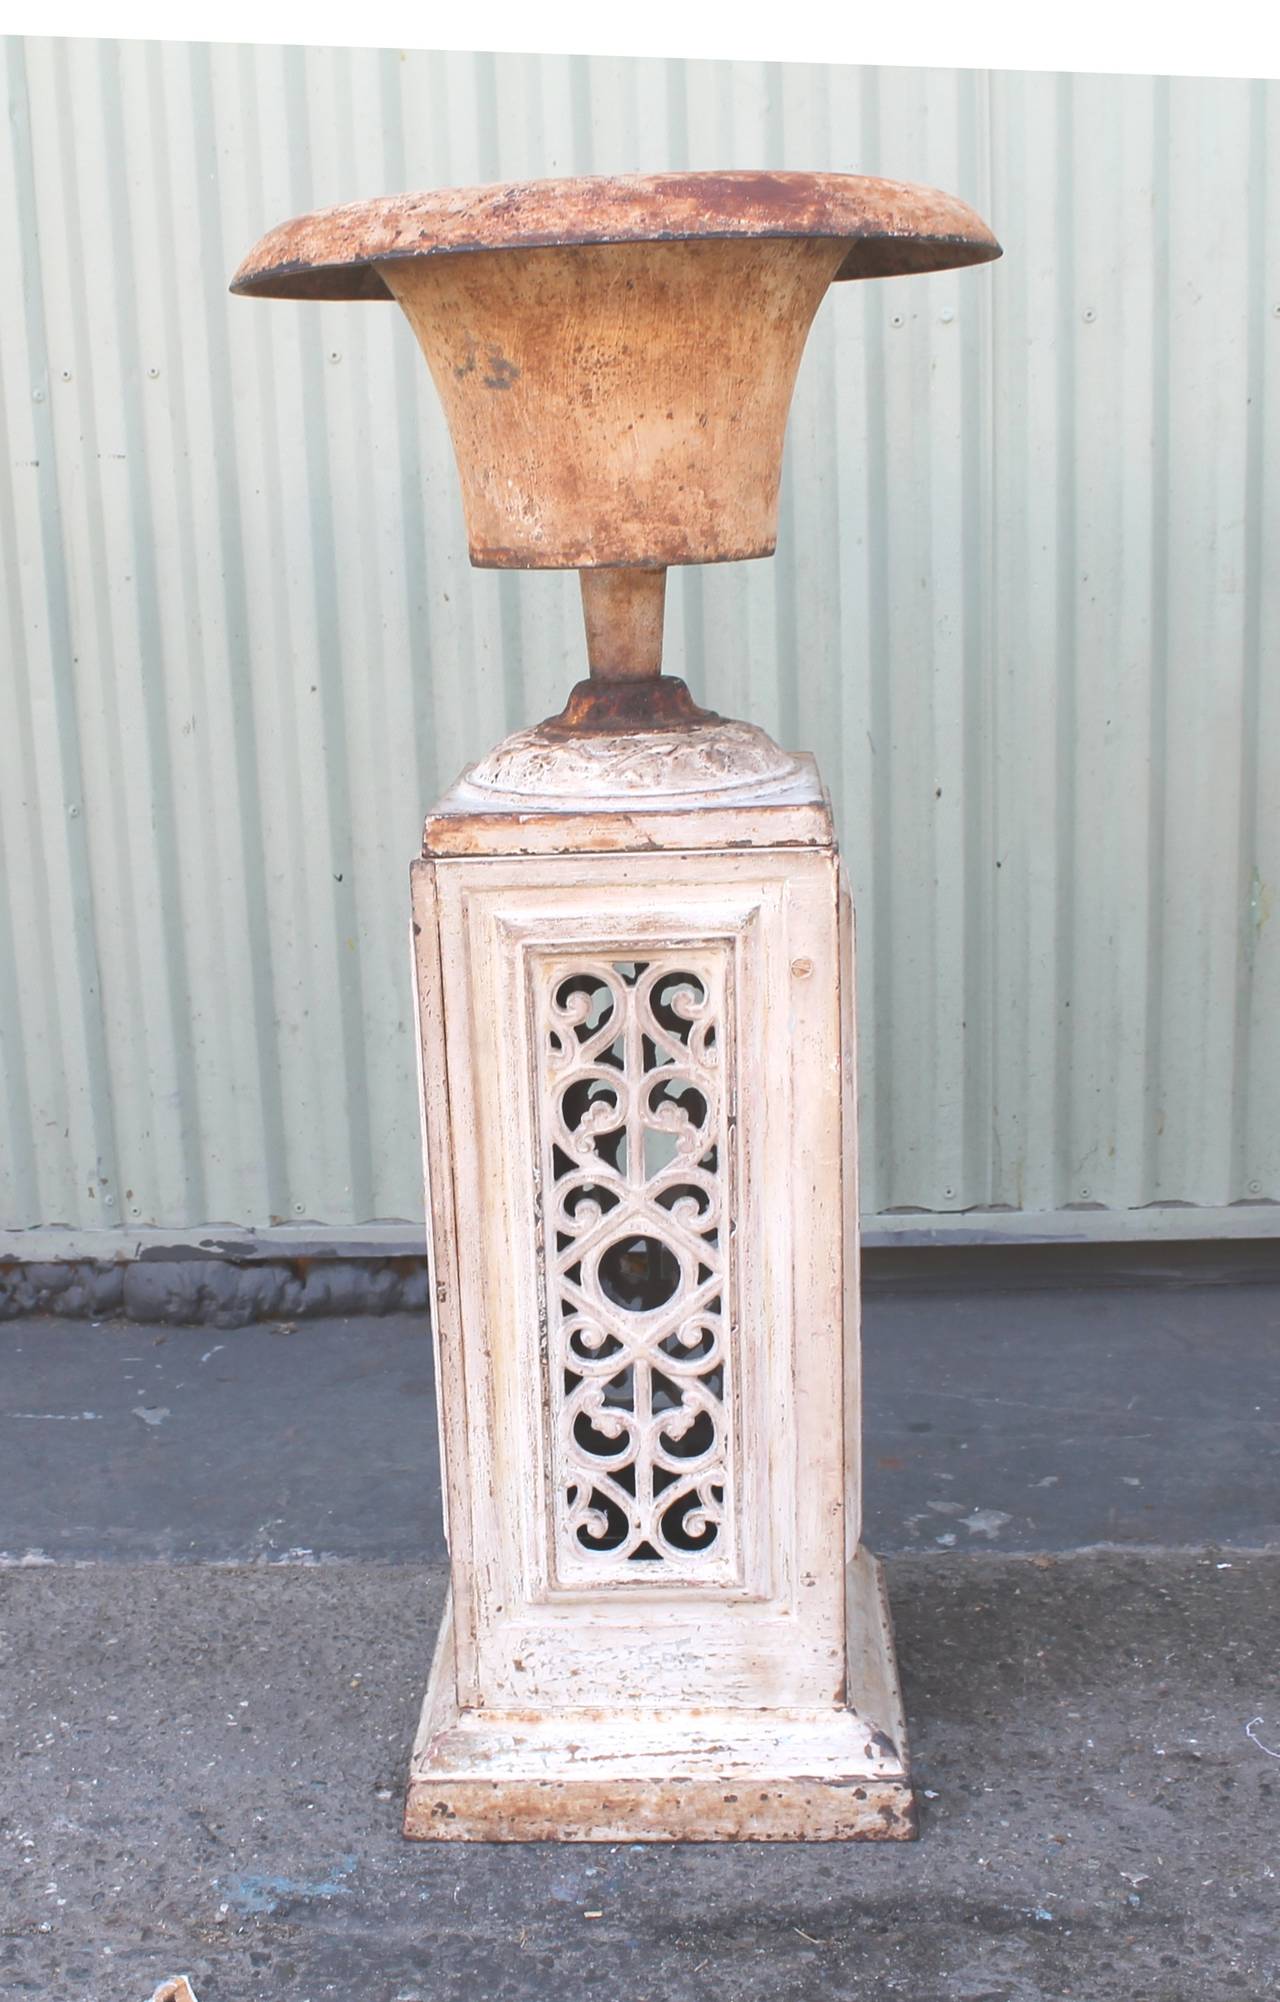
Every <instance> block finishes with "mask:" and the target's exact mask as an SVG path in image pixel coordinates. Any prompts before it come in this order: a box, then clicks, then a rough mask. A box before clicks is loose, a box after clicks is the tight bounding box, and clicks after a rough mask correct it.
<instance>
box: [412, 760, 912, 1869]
mask: <svg viewBox="0 0 1280 2002" xmlns="http://www.w3.org/2000/svg"><path fill="white" fill-rule="evenodd" d="M413 913H414V942H415V958H416V970H417V981H418V999H419V1010H420V1022H421V1049H422V1078H423V1111H424V1132H425V1152H426V1160H427V1180H428V1192H429V1206H430V1231H431V1240H432V1277H433V1285H434V1298H435V1313H434V1322H435V1336H436V1361H437V1381H438V1385H439V1394H440V1408H441V1433H442V1454H443V1464H444V1469H445V1490H446V1527H447V1532H448V1536H449V1544H450V1552H451V1561H452V1581H453V1582H452V1593H451V1605H450V1609H449V1611H448V1612H447V1614H446V1617H445V1620H444V1623H443V1627H442V1630H441V1634H440V1639H439V1643H438V1646H437V1650H436V1658H435V1663H434V1667H433V1669H432V1673H431V1682H430V1687H429V1690H428V1693H427V1700H426V1704H425V1707H424V1710H423V1715H422V1725H421V1729H420V1732H419V1736H418V1740H417V1744H416V1746H415V1748H414V1752H413V1759H412V1768H411V1774H410V1784H409V1794H408V1805H407V1810H406V1816H405V1829H406V1833H408V1834H409V1835H413V1836H423V1837H438V1838H448V1839H459V1838H474V1839H483V1840H542V1839H549V1838H557V1839H565V1840H579V1841H626V1840H655V1841H659V1840H714V1839H755V1840H785V1839H792V1840H828V1839H840V1838H848V1837H871V1836H874V1837H905V1836H910V1835H912V1834H914V1833H915V1818H914V1804H913V1801H912V1796H911V1790H910V1785H909V1781H908V1774H907V1751H906V1738H905V1731H904V1725H903V1717H902V1708H901V1702H900V1699H899V1695H898V1689H897V1679H896V1674H895V1668H894V1661H893V1649H892V1641H891V1637H890V1631H889V1623H888V1616H887V1612H886V1609H885V1605H884V1599H883V1594H882V1591H881V1586H880V1579H879V1572H878V1567H877V1565H876V1564H875V1561H874V1560H873V1559H872V1558H871V1557H870V1556H869V1555H868V1554H867V1553H866V1552H865V1551H864V1550H862V1549H861V1547H860V1545H859V1484H860V1483H859V1459H858V1448H859V1431H860V1422H861V1410H860V1395H859V1376H858V1279H857V1187H856V1133H855V1094H854V1029H853V935H852V918H851V912H850V906H849V899H848V894H847V890H846V889H845V887H844V884H843V879H842V872H841V869H840V863H839V858H838V855H837V851H836V848H835V842H834V836H833V832H832V825H831V817H830V810H829V805H828V802H827V799H826V796H825V793H824V791H823V789H822V786H821V783H820V781H819V778H818V774H817V770H816V768H815V766H814V764H813V761H812V760H811V759H807V758H798V759H791V758H786V757H784V756H783V754H781V753H779V752H778V751H777V750H776V748H775V747H773V746H772V745H771V744H769V740H768V739H767V738H765V737H764V736H763V735H762V733H760V732H757V731H754V730H752V729H750V727H749V726H747V725H743V724H727V725H726V724H716V723H708V724H706V725H704V726H702V727H701V728H699V729H695V730H686V731H684V732H682V733H680V734H679V735H678V736H676V737H673V736H671V735H666V736H664V735H663V734H662V733H652V734H649V735H631V736H628V737H620V736H619V737H607V738H595V739H576V740H573V741H572V742H571V743H568V744H560V745H556V744H554V743H551V742H550V741H549V739H548V738H547V736H546V734H545V733H544V732H541V731H539V732H526V733H523V735H522V736H520V737H518V738H515V739H511V740H509V741H508V743H507V745H505V746H502V747H500V748H499V751H498V752H496V753H495V754H494V755H493V757H492V758H490V759H487V760H485V761H484V762H483V764H482V765H481V766H478V767H475V768H473V770H472V772H471V773H469V774H468V775H467V776H466V777H465V778H464V779H463V780H462V781H461V782H460V783H459V785H458V786H456V787H455V788H454V790H453V792H452V793H451V794H449V795H448V796H447V798H446V799H445V800H444V801H443V802H442V804H441V806H440V807H439V808H438V809H437V811H436V812H435V813H434V814H433V815H432V816H431V817H430V819H429V820H428V822H427V829H426V839H425V843H424V854H423V858H422V860H421V861H419V862H417V863H415V864H414V866H413Z"/></svg>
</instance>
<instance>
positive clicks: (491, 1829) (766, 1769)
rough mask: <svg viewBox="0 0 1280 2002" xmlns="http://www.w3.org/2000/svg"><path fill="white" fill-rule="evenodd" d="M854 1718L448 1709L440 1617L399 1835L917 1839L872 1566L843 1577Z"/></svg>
mask: <svg viewBox="0 0 1280 2002" xmlns="http://www.w3.org/2000/svg"><path fill="white" fill-rule="evenodd" d="M848 1580H849V1585H848V1606H849V1663H850V1668H851V1671H852V1670H853V1668H854V1667H855V1665H856V1668H857V1672H858V1685H859V1686H858V1689H857V1691H855V1692H854V1693H855V1694H857V1695H858V1696H859V1697H861V1699H862V1700H863V1701H864V1702H865V1703H866V1706H867V1707H866V1708H865V1709H862V1710H858V1709H853V1708H842V1709H831V1710H794V1709H784V1710H747V1709H741V1708H730V1707H728V1706H726V1707H724V1708H719V1709H716V1708H708V1709H703V1710H697V1711H651V1712H648V1713H641V1714H637V1713H634V1712H630V1711H628V1712H626V1713H621V1712H616V1711H614V1712H606V1711H582V1710H563V1711H558V1712H557V1711H544V1712H541V1713H538V1714H534V1713H528V1712H526V1713H523V1714H518V1713H511V1712H503V1713H501V1714H498V1713H494V1712H490V1711H488V1710H461V1709H459V1707H458V1705H457V1702H456V1700H455V1697H454V1692H453V1632H452V1618H451V1613H450V1610H449V1608H448V1607H446V1610H445V1616H444V1621H443V1623H442V1626H441V1630H440V1638H439V1641H438V1642H437V1645H436V1655H435V1661H434V1663H433V1666H432V1671H431V1681H430V1684H429V1686H428V1689H427V1698H426V1702H425V1704H424V1705H423V1711H422V1722H421V1724H420V1726H419V1730H418V1737H417V1742H416V1744H415V1745H414V1749H413V1758H412V1761H411V1765H410V1773H409V1792H408V1800H407V1803H406V1807H405V1818H404V1832H405V1834H406V1835H409V1836H413V1837H415V1838H418V1839H420V1840H427V1841H446V1842H847V1841H868V1840H870V1841H903V1840H909V1839H910V1838H911V1837H912V1836H914V1835H915V1833H916V1814H915V1801H914V1799H913V1797H912V1792H911V1784H910V1779H909V1774H908V1765H907V1751H906V1731H905V1727H904V1723H903V1718H902V1708H901V1701H900V1698H899V1695H898V1687H897V1676H896V1672H895V1668H894V1659H893V1641H892V1636H891V1633H890V1629H889V1619H888V1611H887V1608H886V1605H885V1600H884V1593H883V1587H882V1583H881V1577H880V1566H879V1565H878V1564H877V1562H876V1561H875V1559H874V1558H872V1557H870V1556H869V1555H868V1554H867V1553H866V1552H865V1551H860V1552H859V1553H858V1558H857V1559H856V1560H855V1562H854V1563H853V1564H852V1565H851V1566H850V1567H849V1573H848Z"/></svg>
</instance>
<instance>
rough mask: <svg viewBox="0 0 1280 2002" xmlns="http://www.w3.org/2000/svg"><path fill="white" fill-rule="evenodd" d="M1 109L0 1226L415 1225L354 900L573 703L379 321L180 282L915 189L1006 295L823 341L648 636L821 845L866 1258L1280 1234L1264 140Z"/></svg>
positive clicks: (54, 46) (1149, 84)
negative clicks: (355, 215)
mask: <svg viewBox="0 0 1280 2002" xmlns="http://www.w3.org/2000/svg"><path fill="white" fill-rule="evenodd" d="M4 74H5V87H6V93H7V107H8V120H7V128H6V134H5V136H4V139H3V141H0V260H2V263H3V268H4V270H5V271H6V273H7V274H9V275H10V277H9V282H8V283H7V284H6V285H5V286H4V287H3V288H0V370H2V391H3V394H2V398H0V427H2V430H3V448H4V450H3V465H4V476H3V478H2V479H0V603H2V610H0V635H2V638H0V645H2V646H3V682H2V687H3V698H2V701H3V708H2V714H0V843H2V844H3V852H2V863H0V867H2V880H0V1094H2V1096H0V1106H2V1110H3V1121H4V1131H3V1136H2V1137H0V1225H7V1226H28V1225H37V1224H63V1225H68V1226H75V1227H78V1228H81V1229H83V1228H86V1227H92V1226H95V1225H120V1226H124V1227H127V1226H129V1225H135V1224H136V1225H143V1224H154V1225H159V1226H167V1227H171V1228H173V1229H175V1230H176V1229H180V1228H183V1227H187V1226H192V1225H197V1224H202V1223H206V1222H211V1221H221V1222H243V1223H251V1224H257V1225H264V1224H268V1223H270V1222H271V1221H272V1220H280V1221H285V1222H290V1223H293V1222H296V1221H298V1220H299V1219H303V1218H306V1219H314V1220H316V1221H318V1222H319V1223H321V1224H325V1225H343V1226H350V1225H352V1224H359V1223H362V1222H365V1221H367V1220H372V1219H388V1218H409V1219H412V1218H416V1217H419V1216H420V1215H421V1210H422V1203H421V1195H420V1190H419V1172H420V1171H419V1160H418V1137H417V1104H416V1093H415V1086H414V1080H413V1039H412V1024H411V1003H410V995H409V986H408V971H407V957H408V956H407V951H406V942H405V933H406V925H407V877H406V865H407V862H408V859H409V857H410V856H411V855H412V854H413V853H414V851H415V849H416V847H417V845H418V839H419V829H420V821H421V816H422V813H423V811H424V809H425V808H426V806H427V805H428V804H429V802H430V800H431V799H432V797H433V795H434V794H435V793H436V792H437V791H438V790H439V789H441V788H442V787H443V786H444V785H445V784H447V783H448V782H449V780H451V779H452V777H453V776H454V775H455V773H456V772H457V770H458V769H459V768H460V766H461V765H462V764H463V763H464V762H465V761H466V760H467V759H469V758H471V757H473V756H475V755H476V754H478V753H479V752H480V751H482V750H484V749H486V748H487V747H488V746H489V745H490V744H491V743H492V742H494V741H495V740H496V739H497V738H498V737H499V736H501V735H502V734H503V733H504V732H505V731H506V730H508V729H510V728H512V727H514V726H516V725H518V724H520V723H523V722H526V721H529V720H531V719H533V718H536V717H538V716H540V715H542V714H545V713H547V712H548V711H549V710H551V709H554V708H556V707H558V706H559V704H560V701H561V699H562V696H563V693H564V691H565V689H566V688H567V687H568V686H569V684H570V683H571V682H572V681H573V680H574V679H575V678H576V677H577V675H578V674H579V673H580V672H581V664H582V646H581V640H580V618H579V613H578V607H577V598H576V581H575V579H574V578H573V577H572V576H568V577H565V576H558V575H548V574H543V575H529V576H500V575H494V574H491V573H480V572H473V571H471V570H470V569H469V567H468V564H467V560H466V550H465V543H464V539H463V534H462V524H461V518H460V510H459V507H458V502H457V495H456V485H455V475H454V470H453V465H452V460H451V457H450V453H449V447H448V441H447V438H446V436H445V432H444V429H443V424H442V421H441V418H440V414H439V411H438V408H437V405H436V401H435V396H434V391H433V389H432V387H431V383H430V380H429V377H428V375H427V371H426V368H425V366H424V365H423V364H422V362H421V360H420V358H419V356H418V354H417V351H416V349H415V348H414V346H413V343H412V339H411V336H410V334H409V331H408V328H407V326H406V325H405V324H404V323H403V321H402V319H401V316H400V315H399V314H398V313H397V312H396V311H395V309H394V308H392V307H390V306H388V307H386V308H385V309H384V308H382V307H379V306H338V305H331V306H293V305H288V304H264V303H259V302H251V301H241V300H233V299H231V298H229V296H228V295H227V291H226V284H227V279H228V277H229V275H230V273H231V271H232V270H233V268H234V266H235V265H236V263H237V262H238V261H239V259H240V257H241V255H242V254H243V252H244V251H245V250H246V249H248V247H249V246H250V245H251V244H252V243H253V241H254V240H255V239H256V238H257V236H258V235H259V234H260V233H261V232H262V230H263V229H264V228H266V227H267V226H268V225H269V224H271V223H274V222H276V221H279V220H281V219H282V218H284V217H285V216H288V215H292V214H296V213H298V212H300V211H303V210H306V209H309V208H312V207H315V206H317V205H320V204H324V203H329V202H335V201H341V200H346V199H350V198H352V197H355V196H360V195H368V194H373V193H377V192H380V191H389V190H394V189H399V188H405V187H413V186H431V185H436V184H444V183H450V182H453V183H467V182H476V181H491V180H501V179H519V178H525V177H528V176H534V175H539V174H560V173H572V172H616V171H624V170H628V169H639V168H647V169H657V168H664V167H680V166H689V167H701V168H710V167H723V166H744V167H746V166H763V167H769V166H789V167H830V168H836V169H842V170H853V171H863V172H870V173H878V174H887V175H890V176H896V177H900V178H904V179H910V180H920V181H925V182H931V183H934V184H935V185H938V186H941V187H945V188H948V189H951V190H954V191H955V192H957V193H959V194H961V195H963V196H965V197H966V198H967V199H968V200H970V201H972V202H973V203H974V204H975V206H976V207H977V208H978V209H979V210H980V212H981V213H982V214H983V215H984V216H986V217H987V218H988V219H989V220H990V221H991V222H992V224H993V226H994V227H995V229H996V231H997V233H998V234H999V235H1000V237H1001V239H1002V240H1003V243H1004V245H1005V252H1006V255H1005V258H1004V260H1003V261H1002V262H1000V263H998V264H996V265H994V266H988V267H985V268H983V269H981V270H977V271H968V272H957V273H950V274H942V275H939V276H937V277H934V278H929V279H915V280H893V281H885V282H879V283H869V284H867V285H864V286H857V287H842V288H839V290H837V291H836V292H834V293H832V294H831V295H830V296H829V297H828V299H827V301H826V302H825V304H824V305H823V308H822V310H821V313H820V314H819V317H818V321H817V323H816V325H815V328H814V332H813V335H812V338H811V341H810V347H809V351H808V353H807V356H806V359H805V363H804V366H803V370H802V374H801V380H800V384H799V388H798V392H797V397H796V404H795V410H794V414H793V419H792V425H791V431H790V438H789V447H788V459H787V467H786V474H785V480H784V489H783V502H782V533H781V539H780V544H779V551H778V555H777V558H776V559H775V560H774V561H773V562H769V563H756V564H745V565H741V566H732V567H727V568H725V569H723V570H709V571H707V572H705V573H703V572H698V571H692V572H686V573H683V574H680V575H678V576H676V577H674V578H673V580H672V589H671V593H670V600H671V602H670V613H669V628H668V648H669V651H668V664H669V666H670V667H671V668H672V669H673V671H676V672H683V673H685V674H686V675H687V678H688V679H689V681H690V683H691V684H692V686H693V688H694V691H695V693H696V694H697V695H698V696H699V697H701V698H702V699H704V700H706V701H708V702H710V703H711V704H712V705H713V706H714V707H716V708H717V709H720V710H722V711H725V712H728V713H730V714H738V715H744V716H750V717H752V718H754V719H755V720H757V721H759V722H761V723H763V724H764V725H765V726H766V727H767V728H769V729H770V730H772V731H773V732H774V733H775V734H776V735H777V736H779V737H780V738H781V739H782V740H783V741H784V742H786V743H788V744H792V745H797V746H811V747H813V748H815V749H816V750H817V751H818V752H819V755H820V757H821V759H822V763H823V767H824V770H825V772H826V776H827V778H828V780H829V782H830V784H831V786H832V789H833V793H834V795H835V799H836V803H837V809H838V812H839V816H840V822H841V827H842V832H843V839H844V842H845V844H846V849H847V853H848V857H849V863H850V868H851V872H852V876H853V881H854V886H855V894H856V897H857V903H858V913H859V944H860V952H861V961H860V969H859V1000H860V1010H861V1029H862V1104H863V1191H864V1205H865V1211H866V1213H867V1215H868V1217H869V1219H874V1218H876V1217H883V1215H884V1213H886V1212H890V1211H903V1210H919V1211H924V1212H930V1213H939V1214H944V1213H945V1214H951V1213H955V1212H957V1211H962V1210H968V1209H975V1208H977V1209H982V1208H985V1207H989V1206H1008V1207H1011V1208H1013V1209H1014V1210H1017V1211H1021V1212H1025V1213H1027V1214H1028V1216H1029V1218H1030V1219H1031V1220H1032V1221H1033V1222H1036V1221H1037V1220H1038V1223H1039V1224H1040V1225H1041V1226H1043V1227H1044V1228H1045V1229H1048V1230H1054V1229H1069V1228H1070V1218H1069V1217H1067V1216H1065V1215H1064V1212H1065V1211H1066V1209H1067V1206H1070V1205H1078V1204H1082V1203H1083V1204H1101V1205H1105V1206H1107V1207H1109V1208H1111V1209H1114V1210H1116V1211H1117V1212H1124V1213H1126V1215H1127V1214H1128V1213H1131V1212H1134V1211H1136V1210H1141V1209H1143V1208H1144V1207H1145V1206H1148V1205H1153V1204H1163V1205H1167V1204H1171V1203H1172V1204H1187V1205H1193V1206H1196V1208H1197V1209H1199V1210H1202V1211H1204V1212H1205V1215H1204V1219H1203V1221H1204V1227H1205V1228H1206V1229H1207V1230H1210V1231H1211V1230H1213V1229H1214V1228H1215V1227H1217V1226H1218V1225H1219V1224H1223V1225H1225V1221H1226V1220H1225V1218H1224V1217H1223V1216H1222V1215H1221V1213H1222V1212H1223V1211H1224V1209H1225V1206H1227V1205H1230V1204H1238V1203H1248V1202H1251V1201H1258V1200H1259V1199H1265V1200H1267V1201H1270V1202H1274V1201H1275V1200H1276V1199H1280V945H1278V939H1280V914H1277V910H1276V902H1277V896H1278V894H1280V852H1278V851H1280V833H1278V829H1277V811H1276V802H1277V798H1278V797H1280V671H1278V653H1277V642H1278V640H1280V582H1278V576H1280V572H1278V568H1277V563H1276V536H1277V528H1278V526H1280V509H1278V506H1277V502H1278V499H1280V496H1278V494H1277V482H1278V481H1280V394H1278V388H1280V385H1278V382H1277V365H1278V361H1277V358H1278V355H1280V254H1278V253H1280V93H1278V92H1277V89H1276V88H1275V87H1273V86H1268V85H1262V84H1249V83H1240V82H1213V81H1181V80H1177V81H1153V80H1147V79H1118V78H1108V77H1068V76H1060V77H1055V76H1051V75H1046V76H1021V75H1004V74H989V73H984V72H978V71H962V72H957V71H931V70H924V69H921V70H909V71H908V70H878V71H877V70H870V69H868V70H858V69H848V68H819V67H810V66H803V65H796V66H790V65H756V64H748V63H731V62H725V63H689V62H677V61H672V62H659V61H652V60H646V61H622V60H612V59H609V60H595V59H591V60H588V59H585V58H574V59H568V58H558V57H513V56H484V55H476V56H459V55H440V54H436V55H433V54H412V53H410V54H405V53H402V52H398V51H390V52H367V53H362V52H354V53H353V52H351V51H347V50H336V51H320V50H302V49H278V48H269V47H266V48H238V47H234V46H226V47H214V48H211V47H206V46H202V45H184V44H148V43H116V42H94V41H91V40H84V41H43V40H27V41H21V40H14V41H11V42H9V43H8V44H7V45H5V52H4ZM1161 1215H1162V1212H1159V1211H1153V1212H1151V1213H1150V1214H1149V1215H1148V1217H1146V1218H1138V1219H1137V1223H1138V1227H1139V1228H1148V1227H1149V1228H1151V1229H1156V1228H1158V1227H1160V1220H1161ZM1273 1215H1274V1212H1272V1211H1270V1210H1268V1209H1266V1208H1263V1209H1260V1210H1259V1211H1258V1219H1259V1227H1260V1228H1266V1227H1267V1223H1268V1219H1269V1218H1270V1217H1272V1216H1273ZM918 1221H927V1219H918ZM1128 1221H1129V1222H1130V1223H1132V1221H1133V1219H1132V1217H1128ZM1233 1221H1234V1222H1235V1224H1236V1225H1237V1226H1238V1224H1239V1215H1238V1214H1237V1215H1236V1216H1235V1217H1234V1219H1233Z"/></svg>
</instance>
